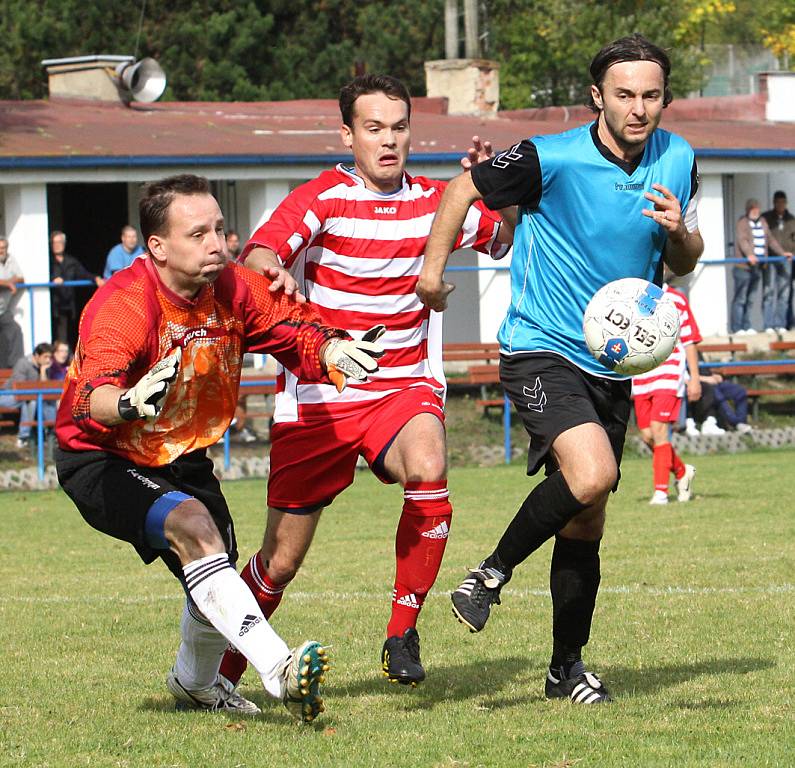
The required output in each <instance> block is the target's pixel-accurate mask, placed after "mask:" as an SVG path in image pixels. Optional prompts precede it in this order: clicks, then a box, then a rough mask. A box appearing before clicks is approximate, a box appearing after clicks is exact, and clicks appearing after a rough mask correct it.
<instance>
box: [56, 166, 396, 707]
mask: <svg viewBox="0 0 795 768" xmlns="http://www.w3.org/2000/svg"><path fill="white" fill-rule="evenodd" d="M140 219H141V231H142V233H143V237H144V242H145V245H146V248H147V254H146V256H145V257H142V258H140V259H138V260H136V261H135V263H134V264H133V265H132V266H130V267H129V268H128V269H125V270H122V271H121V272H119V273H117V274H116V275H114V276H113V277H112V278H111V279H110V280H109V281H108V282H107V284H106V285H105V286H103V288H102V289H101V290H100V291H98V292H97V293H96V294H95V295H94V297H93V298H92V299H91V301H90V302H89V304H88V305H87V306H86V308H85V310H84V312H83V316H82V318H81V321H80V339H79V341H78V344H77V350H76V354H75V359H74V362H73V364H72V366H71V368H70V369H69V372H68V374H67V377H66V382H65V392H64V396H63V399H62V401H61V405H60V408H59V411H58V418H57V426H56V432H57V437H58V444H59V448H58V449H57V452H56V467H57V470H58V480H59V482H60V483H61V485H62V486H63V488H64V490H65V491H66V493H67V494H68V495H69V497H70V498H71V499H72V501H74V503H75V505H76V506H77V508H78V509H79V511H80V513H81V515H82V516H83V517H84V518H85V520H86V522H88V523H89V525H91V526H92V527H94V528H96V529H97V530H99V531H102V532H103V533H106V534H108V535H109V536H113V537H114V538H117V539H121V540H123V541H127V542H129V543H130V544H132V545H133V547H134V548H135V549H136V551H137V552H138V554H139V556H140V557H141V559H142V560H143V561H144V563H150V562H152V561H154V560H155V559H157V558H160V559H161V560H163V562H164V563H165V564H166V565H167V566H168V568H169V569H170V570H171V572H172V573H173V574H174V575H175V576H176V577H177V578H178V579H179V580H180V582H181V583H182V586H183V588H184V590H185V592H186V594H187V596H188V600H187V605H186V608H185V610H184V612H183V615H182V622H181V636H182V642H181V644H180V647H179V651H178V653H177V658H176V662H175V664H174V667H173V668H172V669H171V671H170V672H169V674H168V677H167V681H166V682H167V685H168V688H169V690H170V691H171V693H172V694H173V696H174V697H175V698H176V700H177V706H178V707H179V708H194V709H210V710H218V709H223V710H228V711H232V712H237V713H242V714H257V713H259V711H260V710H259V708H258V707H257V706H256V704H254V703H253V702H250V701H248V700H247V699H245V698H243V697H242V696H240V695H239V694H238V693H236V692H234V691H233V690H232V689H231V688H230V687H228V686H225V685H224V683H223V681H222V680H221V679H220V678H219V676H218V667H219V664H220V661H221V656H222V654H223V652H224V649H225V648H226V646H227V643H231V644H232V645H233V646H234V647H236V648H237V649H238V650H239V651H240V652H241V653H243V654H244V655H245V656H246V658H247V659H248V660H249V662H250V663H251V664H252V665H253V667H254V668H255V669H256V670H257V672H258V673H259V675H260V677H261V679H262V683H263V685H264V687H265V690H266V691H267V692H268V693H269V694H270V695H272V696H274V697H275V698H277V699H281V700H282V701H283V702H284V704H285V706H287V708H288V710H290V712H291V713H292V714H294V715H295V716H296V717H298V718H299V719H301V720H304V721H310V720H312V719H314V717H316V716H317V714H318V713H319V712H321V711H322V710H323V703H322V699H321V697H320V684H321V683H322V682H323V681H324V678H323V673H324V671H325V670H326V669H328V664H327V654H326V651H325V649H324V648H323V647H322V646H321V645H320V644H319V643H317V642H315V641H308V642H305V643H302V644H301V645H299V646H298V647H296V648H294V649H293V650H292V651H291V650H289V649H288V647H287V645H286V644H285V642H284V641H283V640H282V639H281V638H280V637H279V636H278V635H277V634H276V633H275V632H274V631H273V629H272V628H271V627H270V625H269V624H268V622H267V620H266V619H265V617H264V616H263V614H262V611H261V610H260V608H259V606H258V605H257V601H256V600H255V598H254V596H253V595H252V593H251V591H250V590H249V588H248V586H246V584H245V583H244V582H243V581H242V580H241V579H240V577H239V576H238V575H237V573H236V571H235V568H234V564H235V562H236V560H237V548H236V544H235V533H234V527H233V524H232V518H231V515H230V513H229V508H228V506H227V504H226V501H225V500H224V497H223V494H222V493H221V488H220V485H219V483H218V480H217V479H216V478H215V476H214V474H213V464H212V461H211V460H210V459H209V458H208V457H207V455H206V448H207V446H209V445H212V444H213V443H216V442H217V441H218V440H219V438H220V437H221V436H222V435H223V434H224V432H225V431H226V429H227V427H228V426H229V423H230V422H231V420H232V418H233V416H234V411H235V405H236V403H237V400H238V389H239V382H240V372H241V366H242V361H243V354H244V352H246V351H252V352H266V353H269V354H272V355H274V356H275V357H276V358H277V359H278V360H279V361H280V362H281V363H282V364H283V365H284V366H285V367H286V368H288V369H289V370H292V371H294V372H295V373H296V374H300V375H301V376H303V377H308V378H311V379H314V380H316V381H326V382H328V381H329V380H332V381H334V383H335V384H337V386H338V387H344V385H345V381H346V380H347V378H355V379H358V380H364V379H365V378H366V376H367V374H368V373H371V372H373V371H375V370H376V369H377V367H378V364H377V362H376V359H377V358H378V357H379V356H380V354H381V348H380V346H379V345H378V344H376V343H373V342H370V341H354V340H351V339H350V338H349V337H348V336H347V334H346V333H345V332H344V331H340V330H338V329H336V328H331V327H329V326H327V325H324V324H323V323H322V322H321V321H320V318H319V317H318V315H317V314H316V313H315V312H314V310H313V309H311V308H310V306H309V305H308V304H305V303H299V302H298V301H296V299H295V298H294V297H290V296H287V295H285V293H284V292H283V291H280V290H273V288H274V287H275V286H273V285H272V283H271V280H270V279H269V278H268V276H267V275H266V276H263V275H258V274H255V273H254V272H252V271H250V270H246V269H243V268H242V267H238V266H237V265H236V264H234V263H232V262H230V261H228V260H227V258H226V251H225V246H224V221H223V216H222V214H221V210H220V208H219V206H218V203H217V202H216V200H215V199H214V198H213V196H212V195H211V194H210V187H209V183H208V182H207V180H206V179H204V178H201V177H198V176H192V175H182V176H174V177H171V178H168V179H164V180H162V181H159V182H155V183H153V184H150V185H148V186H147V187H146V188H145V190H144V193H143V197H142V199H141V202H140ZM378 333H379V330H375V331H374V332H373V333H372V334H371V335H370V337H369V338H376V337H377V336H378Z"/></svg>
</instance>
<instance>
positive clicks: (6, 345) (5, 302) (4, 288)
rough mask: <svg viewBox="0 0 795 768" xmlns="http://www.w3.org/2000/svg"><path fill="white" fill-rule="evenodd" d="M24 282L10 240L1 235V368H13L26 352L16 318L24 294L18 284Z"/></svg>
mask: <svg viewBox="0 0 795 768" xmlns="http://www.w3.org/2000/svg"><path fill="white" fill-rule="evenodd" d="M24 282H25V278H24V277H23V276H22V270H21V269H20V268H19V264H17V262H16V260H15V259H14V257H13V256H11V255H10V254H9V252H8V240H7V239H6V238H5V237H4V236H2V235H0V368H12V367H13V365H14V363H16V361H17V360H19V358H20V357H22V355H23V354H24V353H25V350H24V347H23V343H22V329H21V328H20V327H19V324H18V323H17V321H16V320H15V319H14V310H15V309H16V308H17V304H19V299H20V298H21V296H22V292H21V291H20V290H19V289H18V288H17V284H18V283H24Z"/></svg>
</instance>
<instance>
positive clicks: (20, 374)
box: [0, 343, 56, 448]
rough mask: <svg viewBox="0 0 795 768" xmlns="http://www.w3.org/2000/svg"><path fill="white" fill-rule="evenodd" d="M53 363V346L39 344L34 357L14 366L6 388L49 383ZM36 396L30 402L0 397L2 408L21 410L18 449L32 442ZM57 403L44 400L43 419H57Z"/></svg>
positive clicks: (22, 360)
mask: <svg viewBox="0 0 795 768" xmlns="http://www.w3.org/2000/svg"><path fill="white" fill-rule="evenodd" d="M51 363H52V345H51V344H44V343H42V344H38V345H37V346H36V348H35V349H34V350H33V354H32V355H28V356H27V357H21V358H19V360H17V362H16V363H15V364H14V367H13V368H12V370H11V376H10V377H9V379H8V381H7V382H6V385H5V388H6V389H12V388H13V386H14V383H15V382H17V381H30V382H35V381H47V373H48V372H49V369H50V364H51ZM36 400H37V398H36V396H35V395H31V396H30V400H17V399H16V396H15V395H2V396H0V406H3V407H4V408H19V432H18V434H17V448H25V447H26V446H27V445H28V442H29V441H30V430H31V426H30V422H32V421H33V422H35V421H36ZM55 405H56V404H55V403H54V402H51V401H47V400H44V401H43V402H42V406H43V413H42V419H43V420H44V421H50V420H52V419H54V418H55Z"/></svg>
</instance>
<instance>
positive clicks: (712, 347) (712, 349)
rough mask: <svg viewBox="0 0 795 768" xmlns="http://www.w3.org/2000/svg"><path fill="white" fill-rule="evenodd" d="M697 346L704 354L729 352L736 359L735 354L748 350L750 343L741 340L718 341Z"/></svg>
mask: <svg viewBox="0 0 795 768" xmlns="http://www.w3.org/2000/svg"><path fill="white" fill-rule="evenodd" d="M697 348H698V351H699V353H700V354H702V355H712V354H715V355H718V354H727V353H728V354H730V355H731V357H732V359H734V357H735V355H737V354H738V353H741V354H742V353H745V352H747V351H748V345H747V344H743V343H742V342H739V341H735V342H728V341H726V342H717V343H715V344H699V345H698V346H697Z"/></svg>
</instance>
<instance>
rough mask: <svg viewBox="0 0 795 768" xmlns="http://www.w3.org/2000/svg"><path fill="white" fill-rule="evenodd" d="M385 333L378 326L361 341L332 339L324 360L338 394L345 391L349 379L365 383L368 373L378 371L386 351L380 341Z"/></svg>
mask: <svg viewBox="0 0 795 768" xmlns="http://www.w3.org/2000/svg"><path fill="white" fill-rule="evenodd" d="M385 331H386V328H385V327H384V326H383V325H376V326H374V327H372V328H371V329H370V330H369V331H367V332H366V333H365V334H364V335H363V336H362V338H361V339H331V340H330V341H329V342H328V343H327V344H326V348H325V350H324V353H323V360H324V362H325V364H326V370H327V371H328V377H329V378H330V379H331V381H332V382H333V383H334V386H335V387H336V388H337V392H342V390H343V389H345V385H346V384H347V383H348V379H355V380H356V381H364V380H365V379H366V378H367V374H368V373H374V372H375V371H377V370H378V363H377V362H376V361H377V360H378V359H379V358H380V357H383V355H384V351H385V350H384V348H383V347H382V346H381V345H380V344H378V339H380V338H381V336H383V335H384V332H385Z"/></svg>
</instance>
